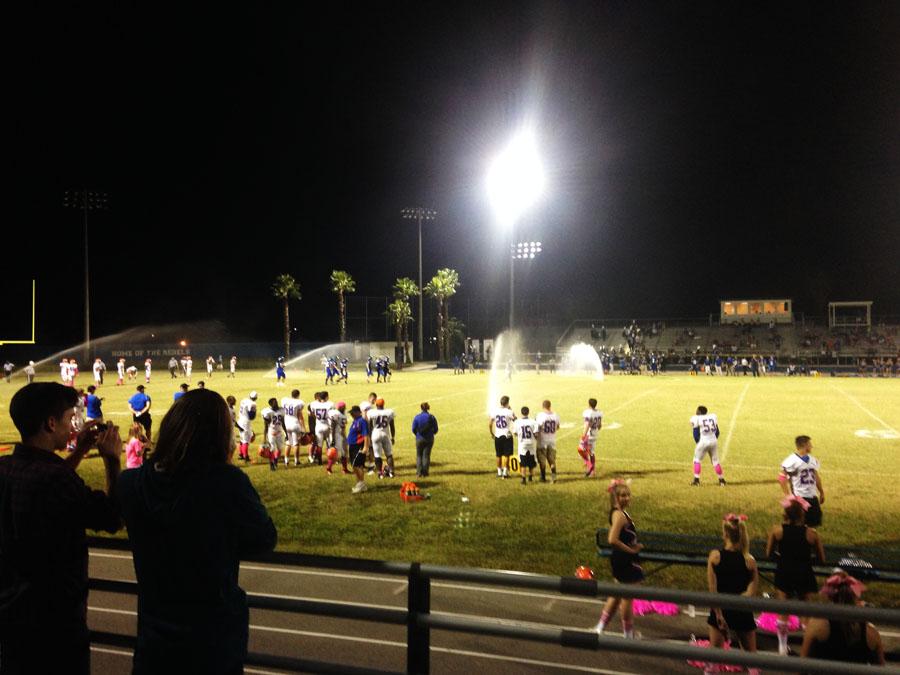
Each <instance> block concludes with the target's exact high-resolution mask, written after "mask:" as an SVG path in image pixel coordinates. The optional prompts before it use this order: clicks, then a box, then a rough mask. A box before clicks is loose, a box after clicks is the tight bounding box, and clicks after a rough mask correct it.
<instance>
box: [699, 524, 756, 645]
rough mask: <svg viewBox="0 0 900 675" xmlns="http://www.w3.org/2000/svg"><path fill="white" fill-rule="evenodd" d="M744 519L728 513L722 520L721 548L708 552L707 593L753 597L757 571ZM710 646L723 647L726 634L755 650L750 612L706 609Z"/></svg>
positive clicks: (754, 622)
mask: <svg viewBox="0 0 900 675" xmlns="http://www.w3.org/2000/svg"><path fill="white" fill-rule="evenodd" d="M746 521H747V516H745V515H743V514H739V515H738V514H734V513H729V514H727V515H726V516H725V517H724V518H723V519H722V543H723V546H722V548H717V549H714V550H712V551H710V552H709V559H708V560H707V563H706V578H707V582H708V584H709V592H710V593H728V594H730V595H746V596H748V597H753V596H754V595H756V588H757V586H758V585H759V570H758V569H757V568H756V560H755V559H754V558H753V556H752V555H750V538H749V537H748V535H747V525H746ZM706 623H707V624H709V644H710V646H711V647H722V645H724V644H725V640H726V638H727V637H728V631H731V633H732V634H733V635H734V636H735V637H737V639H738V640H739V641H740V643H741V647H743V648H744V651H747V652H755V651H756V621H755V620H754V619H753V612H746V611H741V610H735V609H719V608H712V609H710V610H709V618H708V619H707V620H706Z"/></svg>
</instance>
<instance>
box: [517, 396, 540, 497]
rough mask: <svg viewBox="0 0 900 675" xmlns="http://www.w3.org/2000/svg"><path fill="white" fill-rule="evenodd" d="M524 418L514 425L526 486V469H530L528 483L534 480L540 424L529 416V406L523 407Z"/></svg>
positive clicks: (523, 480) (520, 467)
mask: <svg viewBox="0 0 900 675" xmlns="http://www.w3.org/2000/svg"><path fill="white" fill-rule="evenodd" d="M521 412H522V417H520V418H519V419H517V420H516V421H515V423H514V428H515V432H516V438H517V439H519V471H521V472H522V485H525V469H528V481H529V482H530V481H532V480H534V466H535V464H537V462H536V461H535V452H536V451H537V437H538V430H539V427H538V423H537V420H533V419H531V418H530V417H529V416H528V413H529V412H531V411H530V410H529V409H528V406H522V410H521Z"/></svg>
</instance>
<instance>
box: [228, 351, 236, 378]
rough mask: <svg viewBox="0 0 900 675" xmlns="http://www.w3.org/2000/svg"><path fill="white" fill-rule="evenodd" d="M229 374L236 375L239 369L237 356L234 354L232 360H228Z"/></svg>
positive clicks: (230, 375)
mask: <svg viewBox="0 0 900 675" xmlns="http://www.w3.org/2000/svg"><path fill="white" fill-rule="evenodd" d="M228 368H229V375H228V377H234V371H235V370H237V357H236V356H232V357H231V361H229V362H228Z"/></svg>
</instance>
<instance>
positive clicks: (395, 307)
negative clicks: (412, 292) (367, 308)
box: [387, 298, 412, 367]
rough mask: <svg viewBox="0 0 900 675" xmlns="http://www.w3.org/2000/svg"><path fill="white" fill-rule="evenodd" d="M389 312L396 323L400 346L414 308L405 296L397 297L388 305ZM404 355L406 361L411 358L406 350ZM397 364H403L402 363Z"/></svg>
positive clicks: (392, 320)
mask: <svg viewBox="0 0 900 675" xmlns="http://www.w3.org/2000/svg"><path fill="white" fill-rule="evenodd" d="M387 313H388V316H390V318H391V323H392V324H394V329H395V330H396V331H397V346H398V347H399V346H400V345H401V342H402V338H403V336H404V335H405V328H406V326H407V325H408V324H409V320H410V319H412V308H411V307H410V306H409V303H408V302H407V301H406V300H404V299H403V298H396V299H395V300H394V301H393V302H392V303H391V304H389V305H388V308H387ZM404 356H405V357H406V358H404V363H406V362H407V361H408V358H409V357H408V354H407V352H406V351H404ZM397 365H398V366H400V367H402V366H403V364H402V363H398V364H397Z"/></svg>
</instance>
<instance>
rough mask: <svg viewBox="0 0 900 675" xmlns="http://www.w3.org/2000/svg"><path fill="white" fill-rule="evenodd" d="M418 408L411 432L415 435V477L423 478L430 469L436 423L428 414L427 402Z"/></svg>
mask: <svg viewBox="0 0 900 675" xmlns="http://www.w3.org/2000/svg"><path fill="white" fill-rule="evenodd" d="M419 407H420V408H422V412H420V413H419V414H418V415H416V416H415V417H414V418H413V423H412V432H413V433H414V434H415V435H416V477H417V478H424V477H425V476H427V475H428V472H429V470H430V469H431V449H432V448H433V447H434V435H435V434H436V433H437V432H438V423H437V418H435V416H434V415H432V414H431V413H430V412H428V411H429V410H430V409H431V406H429V405H428V403H427V402H425V403H423V404H422V405H421V406H419Z"/></svg>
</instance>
